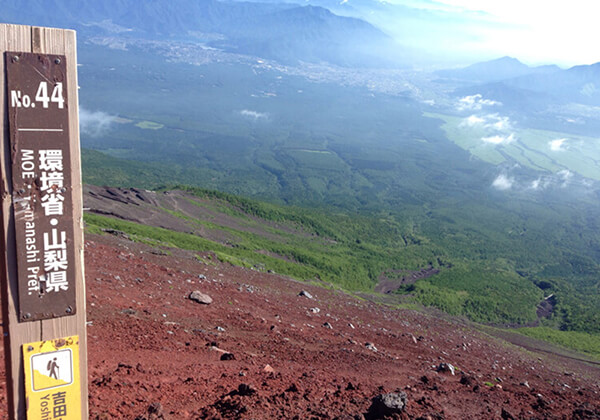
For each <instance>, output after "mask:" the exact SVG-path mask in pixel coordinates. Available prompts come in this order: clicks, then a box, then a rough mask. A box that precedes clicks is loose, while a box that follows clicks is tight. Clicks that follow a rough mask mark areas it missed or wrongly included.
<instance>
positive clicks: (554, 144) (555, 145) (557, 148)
mask: <svg viewBox="0 0 600 420" xmlns="http://www.w3.org/2000/svg"><path fill="white" fill-rule="evenodd" d="M566 141H567V139H556V140H552V141H550V142H548V144H549V145H550V150H552V151H553V152H561V151H563V150H565V149H564V148H563V145H564V144H565V142H566Z"/></svg>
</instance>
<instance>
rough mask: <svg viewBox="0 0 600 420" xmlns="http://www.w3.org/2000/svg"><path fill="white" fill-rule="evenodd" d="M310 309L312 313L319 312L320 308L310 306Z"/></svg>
mask: <svg viewBox="0 0 600 420" xmlns="http://www.w3.org/2000/svg"><path fill="white" fill-rule="evenodd" d="M310 311H311V312H312V313H313V314H318V313H319V312H321V310H320V309H319V308H310Z"/></svg>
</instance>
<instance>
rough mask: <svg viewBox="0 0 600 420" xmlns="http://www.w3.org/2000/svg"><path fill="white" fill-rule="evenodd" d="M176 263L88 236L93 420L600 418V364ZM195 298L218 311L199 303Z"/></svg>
mask: <svg viewBox="0 0 600 420" xmlns="http://www.w3.org/2000/svg"><path fill="white" fill-rule="evenodd" d="M168 253H169V254H170V255H159V254H160V252H156V249H153V248H150V247H148V246H145V245H141V244H136V243H133V242H130V241H127V240H126V239H122V238H117V237H99V236H93V235H89V236H88V237H87V240H86V255H85V258H86V281H87V302H88V306H87V313H88V324H89V326H88V330H87V331H88V340H89V345H88V353H89V379H90V387H89V392H90V397H89V405H90V418H91V419H136V418H138V419H162V418H165V419H204V418H212V419H221V418H235V419H275V418H295V419H335V418H337V419H363V418H366V419H369V418H381V417H380V416H379V417H378V416H377V415H375V414H374V412H373V411H371V412H370V411H369V408H370V406H371V404H372V400H373V397H375V396H377V395H379V394H382V393H390V392H396V391H402V392H404V393H405V394H406V397H407V398H406V399H407V403H406V407H405V409H404V411H403V412H402V413H401V414H398V415H395V416H396V417H397V418H404V419H409V418H410V419H417V418H421V419H500V418H502V419H511V418H523V419H549V418H560V419H563V418H566V419H570V418H574V419H590V418H596V419H600V394H599V392H600V369H599V368H598V366H594V365H591V364H584V363H582V362H580V361H576V360H571V359H567V358H562V357H559V356H557V355H552V354H547V353H539V354H538V353H534V352H530V351H526V350H524V349H522V348H519V347H516V346H513V345H511V344H508V343H507V342H504V341H501V340H499V339H496V338H493V337H490V336H488V335H486V334H484V333H482V332H479V331H478V330H476V329H475V328H473V327H472V326H470V324H468V323H466V322H464V321H460V320H452V319H449V318H448V317H441V316H436V315H435V314H432V313H429V312H420V311H419V312H418V311H412V310H398V309H394V308H391V307H387V306H384V305H381V304H377V303H374V302H370V301H368V300H365V299H360V298H358V297H354V296H351V295H349V294H346V293H344V292H341V291H339V290H334V289H327V288H322V287H318V286H309V285H307V284H304V283H300V282H297V281H293V280H290V279H286V278H283V277H281V276H278V275H276V274H266V273H260V272H257V271H253V270H249V269H243V268H239V267H233V266H230V265H228V264H221V263H218V262H215V263H214V264H205V263H201V262H199V261H198V260H197V259H196V258H195V255H194V254H192V253H188V252H183V251H178V250H172V251H168ZM207 255H209V254H204V257H206V256H207ZM205 260H206V258H205ZM213 261H215V260H214V259H213ZM194 290H198V291H201V292H202V293H205V294H207V295H209V296H210V297H211V298H212V299H213V302H212V303H211V304H209V305H204V304H199V303H197V302H194V301H192V300H190V299H188V296H189V294H190V293H191V292H192V291H194ZM302 290H305V291H307V292H309V294H310V295H312V298H309V297H306V296H299V292H301V291H302ZM316 308H318V309H316ZM369 344H370V345H369ZM2 355H3V353H2ZM226 355H227V356H226ZM441 363H449V364H452V365H453V366H455V367H456V372H455V375H453V374H452V373H451V372H444V371H439V372H438V369H437V367H438V366H439V365H440V364H441ZM1 369H2V372H1V373H0V375H4V368H3V366H2V368H1ZM5 390H6V387H5V385H4V384H3V383H2V384H1V385H0V412H5V411H6V409H5V407H6V396H5ZM0 417H1V416H0Z"/></svg>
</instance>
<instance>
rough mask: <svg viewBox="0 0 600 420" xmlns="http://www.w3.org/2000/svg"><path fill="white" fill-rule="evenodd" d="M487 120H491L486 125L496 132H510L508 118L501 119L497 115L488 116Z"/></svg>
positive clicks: (510, 127)
mask: <svg viewBox="0 0 600 420" xmlns="http://www.w3.org/2000/svg"><path fill="white" fill-rule="evenodd" d="M487 118H488V120H491V121H490V122H489V123H488V125H487V126H488V127H490V128H493V129H495V130H498V131H507V130H512V126H511V124H510V119H509V118H508V117H502V116H499V115H498V114H490V115H488V116H487Z"/></svg>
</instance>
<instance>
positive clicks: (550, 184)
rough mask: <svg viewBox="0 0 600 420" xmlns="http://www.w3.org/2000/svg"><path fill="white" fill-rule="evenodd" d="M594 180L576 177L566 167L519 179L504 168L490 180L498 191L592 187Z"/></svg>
mask: <svg viewBox="0 0 600 420" xmlns="http://www.w3.org/2000/svg"><path fill="white" fill-rule="evenodd" d="M593 185H594V182H593V181H591V180H586V179H576V177H575V174H574V173H573V172H571V171H569V170H568V169H563V170H561V171H558V172H556V173H553V174H548V175H540V176H538V177H537V178H536V179H534V180H522V179H521V180H519V179H517V178H516V177H514V176H511V175H510V170H504V171H503V172H502V173H501V174H500V175H498V176H497V177H496V179H494V181H493V182H492V187H494V188H496V189H497V190H500V191H505V190H509V189H513V190H517V191H544V190H546V189H549V188H567V187H569V186H580V187H584V188H590V187H593Z"/></svg>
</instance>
